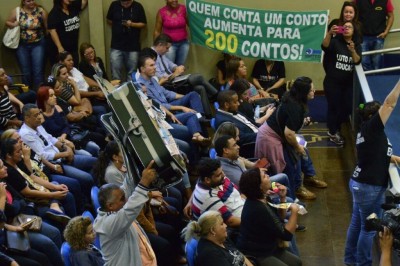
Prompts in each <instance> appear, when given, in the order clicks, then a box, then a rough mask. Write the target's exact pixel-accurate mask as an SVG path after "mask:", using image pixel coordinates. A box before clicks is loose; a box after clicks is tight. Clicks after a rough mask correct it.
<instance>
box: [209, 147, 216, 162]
mask: <svg viewBox="0 0 400 266" xmlns="http://www.w3.org/2000/svg"><path fill="white" fill-rule="evenodd" d="M208 155H210V158H211V159H215V158H216V157H217V151H216V150H215V149H214V148H211V149H210V151H209V152H208Z"/></svg>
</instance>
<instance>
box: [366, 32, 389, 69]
mask: <svg viewBox="0 0 400 266" xmlns="http://www.w3.org/2000/svg"><path fill="white" fill-rule="evenodd" d="M384 42H385V39H382V38H377V37H376V36H365V35H364V36H363V42H362V44H361V48H362V51H363V52H367V51H373V50H380V49H383V45H384ZM362 65H363V68H364V70H373V69H379V68H381V67H382V55H381V54H373V55H364V56H363V57H362Z"/></svg>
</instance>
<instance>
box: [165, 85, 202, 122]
mask: <svg viewBox="0 0 400 266" xmlns="http://www.w3.org/2000/svg"><path fill="white" fill-rule="evenodd" d="M169 104H171V105H181V106H186V107H188V108H190V109H193V110H195V111H196V112H198V113H201V114H204V109H203V105H202V103H201V99H200V95H199V94H198V93H196V92H194V91H192V92H189V93H188V94H186V95H184V96H183V97H182V98H180V99H176V100H173V101H171V102H169ZM181 122H182V121H181Z"/></svg>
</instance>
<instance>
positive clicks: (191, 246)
mask: <svg viewBox="0 0 400 266" xmlns="http://www.w3.org/2000/svg"><path fill="white" fill-rule="evenodd" d="M197 244H198V241H197V240H196V239H194V238H192V239H190V240H189V241H188V242H187V243H186V245H185V253H186V259H187V264H188V265H189V266H194V262H195V259H196V253H197Z"/></svg>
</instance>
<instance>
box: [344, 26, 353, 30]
mask: <svg viewBox="0 0 400 266" xmlns="http://www.w3.org/2000/svg"><path fill="white" fill-rule="evenodd" d="M343 28H344V29H353V26H343Z"/></svg>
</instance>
